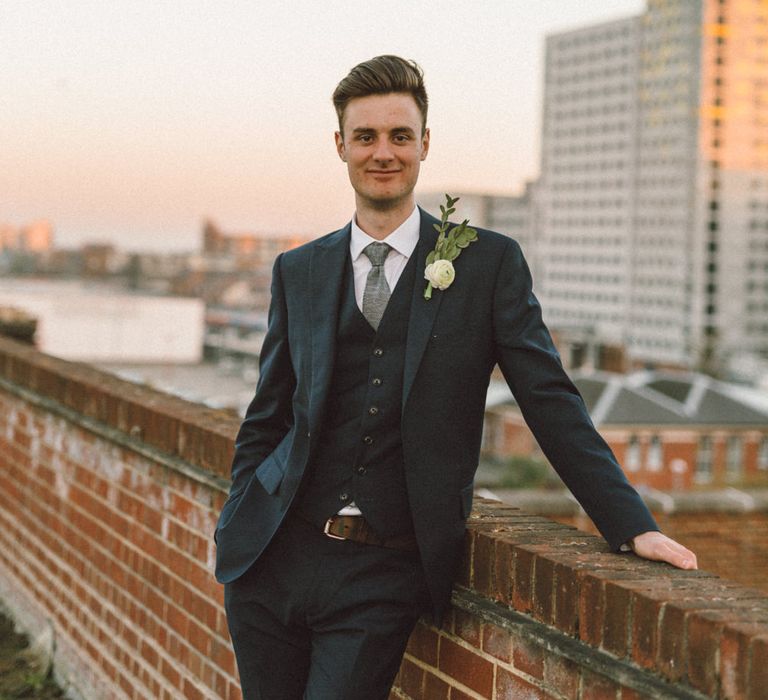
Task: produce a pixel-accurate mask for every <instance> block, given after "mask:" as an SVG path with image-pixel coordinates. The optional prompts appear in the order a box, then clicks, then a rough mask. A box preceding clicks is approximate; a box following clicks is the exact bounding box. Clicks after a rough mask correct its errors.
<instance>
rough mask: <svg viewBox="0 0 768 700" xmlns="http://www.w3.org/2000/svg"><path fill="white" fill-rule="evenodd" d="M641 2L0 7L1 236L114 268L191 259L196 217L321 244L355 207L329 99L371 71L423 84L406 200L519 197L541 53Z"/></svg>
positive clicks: (18, 3) (336, 0) (302, 0)
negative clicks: (143, 257) (388, 66)
mask: <svg viewBox="0 0 768 700" xmlns="http://www.w3.org/2000/svg"><path fill="white" fill-rule="evenodd" d="M644 4H645V3H644V2H643V1H642V0H609V1H608V2H606V0H535V2H534V1H532V0H484V2H481V3H470V2H469V1H468V0H464V1H462V2H455V1H453V0H445V1H438V0H410V1H406V0H381V1H379V2H371V3H368V2H361V0H357V1H355V2H352V1H351V0H324V1H317V0H315V1H310V0H291V1H287V0H282V1H279V2H278V1H277V0H248V1H245V0H219V1H217V2H214V1H213V0H211V1H207V2H202V1H201V0H152V1H148V0H131V1H127V0H108V1H106V2H105V1H104V0H46V1H42V0H0V57H1V58H0V223H9V224H12V225H15V226H19V225H23V224H25V223H28V222H31V221H33V220H36V219H41V218H46V219H49V220H50V221H51V222H52V223H53V226H54V236H55V241H56V244H57V245H58V246H60V247H64V246H73V245H78V244H80V243H83V242H86V241H88V242H93V241H100V242H109V243H113V244H115V245H117V246H118V247H119V248H121V249H123V250H193V249H195V248H197V247H198V246H199V242H200V237H201V228H202V222H203V221H204V220H205V219H206V218H209V219H211V220H212V221H214V222H216V223H217V224H218V225H219V226H220V227H221V228H222V229H223V230H224V231H227V232H246V231H249V232H261V233H300V234H310V235H312V234H317V235H321V234H323V233H326V232H328V231H331V230H333V229H336V228H338V227H340V226H341V225H343V224H344V223H345V222H346V221H347V220H348V219H349V218H350V216H351V215H352V212H353V211H354V197H353V193H352V190H351V188H350V186H349V183H348V180H347V176H346V170H345V166H344V165H343V163H341V162H340V161H339V159H338V156H337V154H336V151H335V147H334V144H333V132H334V130H335V129H336V128H337V126H336V121H335V113H334V111H333V107H332V105H331V102H330V95H331V93H332V92H333V89H334V87H335V86H336V84H337V83H338V81H339V80H340V79H341V78H343V77H344V75H346V73H347V72H348V71H349V69H350V68H352V67H353V66H355V65H356V64H357V63H360V62H361V61H365V60H367V59H369V58H371V57H373V56H377V55H380V54H384V53H395V54H399V55H401V56H404V57H406V58H412V59H414V60H416V61H417V62H418V63H419V64H420V65H421V66H422V68H423V69H424V73H425V81H426V86H427V90H428V93H429V98H430V107H429V127H430V131H431V143H430V153H429V157H428V158H427V160H426V161H425V162H424V164H423V165H422V171H421V178H420V181H419V188H418V190H417V192H418V191H419V190H420V191H435V190H437V191H447V192H450V193H455V192H461V191H466V192H490V193H496V194H515V193H518V192H520V191H521V190H522V187H523V185H524V182H525V180H526V179H532V178H535V177H536V175H537V174H538V170H539V166H538V162H539V143H540V141H539V131H540V121H541V100H542V84H543V61H544V40H545V36H546V35H547V34H551V33H555V32H560V31H566V30H569V29H575V28H579V27H581V26H585V25H588V24H594V23H598V22H603V21H610V20H614V19H619V18H622V17H627V16H631V15H636V14H639V13H641V12H642V10H643V8H644ZM478 8H479V9H478Z"/></svg>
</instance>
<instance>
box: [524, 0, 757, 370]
mask: <svg viewBox="0 0 768 700" xmlns="http://www.w3.org/2000/svg"><path fill="white" fill-rule="evenodd" d="M546 56H547V57H546V77H545V96H544V112H543V137H542V157H541V179H540V181H539V184H538V206H539V216H538V227H537V241H536V253H537V256H538V269H539V273H540V274H539V280H538V282H539V286H538V289H539V294H540V295H541V296H542V298H543V300H544V302H545V303H544V309H545V314H546V320H547V321H548V322H549V324H550V325H552V326H553V327H554V328H565V329H568V328H574V329H577V330H582V331H584V330H587V331H589V332H590V333H592V334H593V336H594V337H595V340H596V341H598V342H606V341H607V342H610V343H622V344H623V345H624V346H625V347H626V349H627V351H628V353H629V356H630V358H631V359H632V360H633V361H635V362H636V363H645V362H651V363H657V364H663V365H682V366H696V367H703V368H705V369H706V368H712V369H714V368H716V367H717V365H718V363H720V362H722V361H723V360H725V359H727V358H728V357H729V356H730V355H732V354H733V353H737V352H743V351H749V352H752V353H756V354H762V355H768V2H765V1H764V0H649V2H648V4H647V8H646V11H645V13H644V14H642V15H640V16H638V17H632V18H628V19H626V20H621V21H617V22H612V23H608V24H602V25H599V26H593V27H588V28H585V29H579V30H576V31H570V32H566V33H562V34H557V35H553V36H550V37H548V39H547V53H546Z"/></svg>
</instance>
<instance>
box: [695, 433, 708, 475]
mask: <svg viewBox="0 0 768 700" xmlns="http://www.w3.org/2000/svg"><path fill="white" fill-rule="evenodd" d="M694 477H695V479H696V481H697V482H698V483H700V484H706V483H709V482H710V481H712V438H711V437H710V436H709V435H702V436H701V438H700V439H699V449H698V452H697V453H696V474H695V475H694Z"/></svg>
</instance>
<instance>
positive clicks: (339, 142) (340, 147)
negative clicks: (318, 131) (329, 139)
mask: <svg viewBox="0 0 768 700" xmlns="http://www.w3.org/2000/svg"><path fill="white" fill-rule="evenodd" d="M333 138H334V140H335V141H336V153H338V154H339V158H341V159H342V160H343V161H344V162H345V163H346V162H347V156H346V155H345V152H344V137H343V136H342V135H341V132H340V131H336V132H334V134H333Z"/></svg>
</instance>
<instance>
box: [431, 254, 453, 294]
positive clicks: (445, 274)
mask: <svg viewBox="0 0 768 700" xmlns="http://www.w3.org/2000/svg"><path fill="white" fill-rule="evenodd" d="M454 277H456V270H454V269H453V263H452V262H451V261H450V260H435V262H433V263H430V264H429V265H427V268H426V269H425V270H424V279H425V280H428V281H429V282H430V284H431V285H432V286H433V287H437V288H438V289H440V290H442V289H448V287H450V286H451V283H452V282H453V279H454Z"/></svg>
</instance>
